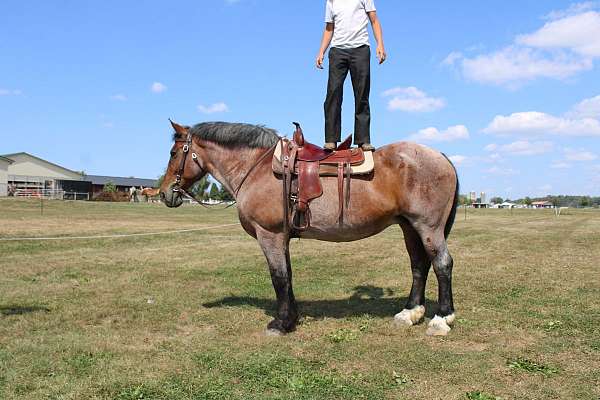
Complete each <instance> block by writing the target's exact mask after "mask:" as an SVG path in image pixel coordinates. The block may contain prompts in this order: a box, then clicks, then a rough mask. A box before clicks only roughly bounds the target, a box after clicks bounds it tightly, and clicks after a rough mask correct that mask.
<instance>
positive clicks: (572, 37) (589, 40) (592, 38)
mask: <svg viewBox="0 0 600 400" xmlns="http://www.w3.org/2000/svg"><path fill="white" fill-rule="evenodd" d="M517 43H519V44H522V45H525V46H529V47H536V48H542V49H567V50H571V51H573V52H575V53H577V54H580V55H582V56H584V57H600V13H598V12H596V11H588V12H584V13H582V14H576V15H568V16H565V17H564V18H561V19H557V20H555V21H551V22H548V23H546V24H545V25H544V26H543V27H542V28H541V29H539V30H538V31H536V32H534V33H531V34H528V35H521V36H519V37H517Z"/></svg>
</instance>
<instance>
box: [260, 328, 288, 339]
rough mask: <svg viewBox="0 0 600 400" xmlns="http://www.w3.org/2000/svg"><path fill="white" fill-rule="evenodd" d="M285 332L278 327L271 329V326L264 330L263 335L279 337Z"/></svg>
mask: <svg viewBox="0 0 600 400" xmlns="http://www.w3.org/2000/svg"><path fill="white" fill-rule="evenodd" d="M284 335H285V333H283V332H281V331H280V330H278V329H272V328H267V330H265V336H268V337H280V336H284Z"/></svg>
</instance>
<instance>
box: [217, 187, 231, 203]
mask: <svg viewBox="0 0 600 400" xmlns="http://www.w3.org/2000/svg"><path fill="white" fill-rule="evenodd" d="M219 198H220V199H221V201H233V200H234V198H233V196H232V195H231V193H229V191H228V190H227V189H225V187H224V186H221V189H220V190H219Z"/></svg>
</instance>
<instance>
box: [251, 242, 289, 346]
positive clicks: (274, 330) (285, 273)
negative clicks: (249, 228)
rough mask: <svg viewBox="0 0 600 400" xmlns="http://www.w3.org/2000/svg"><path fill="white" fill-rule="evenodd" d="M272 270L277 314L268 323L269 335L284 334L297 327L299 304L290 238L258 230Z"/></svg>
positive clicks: (261, 245) (261, 244)
mask: <svg viewBox="0 0 600 400" xmlns="http://www.w3.org/2000/svg"><path fill="white" fill-rule="evenodd" d="M257 239H258V242H259V243H260V247H261V248H262V251H263V253H264V254H265V257H266V258H267V263H268V264H269V271H270V272H271V281H272V282H273V288H274V289H275V295H276V296H277V315H276V316H275V319H273V320H272V321H271V322H269V324H268V325H267V334H268V335H282V334H286V333H288V332H292V331H294V330H295V329H296V323H297V322H298V306H297V304H296V299H295V298H294V291H293V290H292V266H291V262H290V251H289V239H288V238H287V236H286V235H284V234H282V233H272V232H266V231H263V232H257Z"/></svg>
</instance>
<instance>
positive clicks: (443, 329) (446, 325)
mask: <svg viewBox="0 0 600 400" xmlns="http://www.w3.org/2000/svg"><path fill="white" fill-rule="evenodd" d="M454 318H455V317H454V314H450V315H448V316H446V317H440V316H439V315H436V316H435V317H433V319H432V320H431V321H429V325H428V326H427V332H426V334H427V336H446V335H447V334H448V333H449V332H450V325H452V323H453V322H454Z"/></svg>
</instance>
